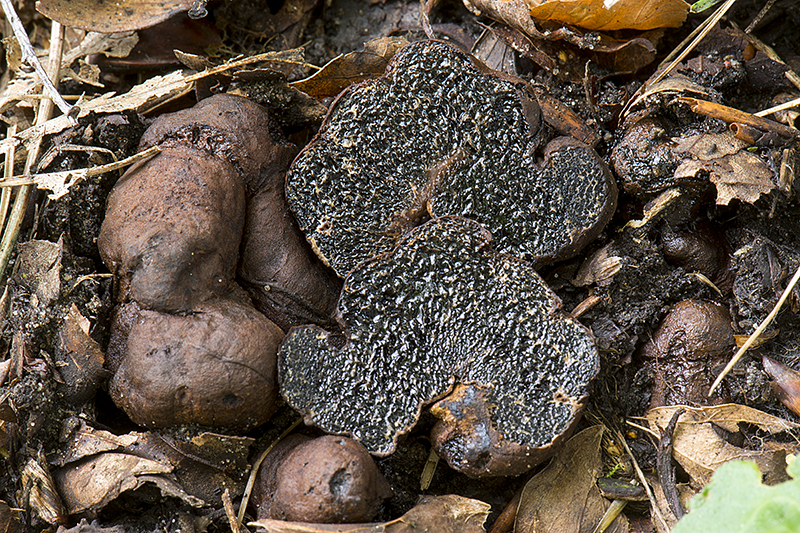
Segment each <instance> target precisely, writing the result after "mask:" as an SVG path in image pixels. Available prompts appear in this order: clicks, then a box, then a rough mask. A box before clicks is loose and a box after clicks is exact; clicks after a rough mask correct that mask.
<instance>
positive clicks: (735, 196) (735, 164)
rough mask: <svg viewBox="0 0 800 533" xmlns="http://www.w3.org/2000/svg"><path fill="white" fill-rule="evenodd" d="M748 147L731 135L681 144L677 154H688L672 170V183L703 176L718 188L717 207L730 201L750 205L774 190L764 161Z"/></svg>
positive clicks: (692, 138)
mask: <svg viewBox="0 0 800 533" xmlns="http://www.w3.org/2000/svg"><path fill="white" fill-rule="evenodd" d="M746 148H747V144H746V143H745V142H744V141H740V140H739V139H736V138H735V137H734V136H733V135H731V134H730V133H727V132H726V133H722V134H715V133H703V134H699V135H692V136H690V137H686V138H684V139H681V140H680V143H679V145H678V146H677V147H676V148H675V152H676V153H688V154H691V156H692V158H691V159H687V160H684V161H683V162H682V163H681V164H680V165H679V166H678V168H677V169H676V170H675V179H676V180H678V181H680V180H686V179H694V178H697V177H698V174H699V173H701V172H703V173H707V174H708V179H709V180H710V181H711V183H713V184H714V186H715V187H716V188H717V205H728V204H729V203H730V202H731V200H741V201H742V202H747V203H750V204H752V203H753V202H755V201H756V200H758V198H759V197H760V196H761V195H762V194H767V193H769V192H770V191H771V190H773V189H775V187H776V186H775V183H774V182H773V172H772V170H771V169H770V168H769V166H767V164H766V163H765V162H764V160H763V159H761V158H760V157H758V156H757V155H755V154H752V153H750V152H748V151H747V150H746Z"/></svg>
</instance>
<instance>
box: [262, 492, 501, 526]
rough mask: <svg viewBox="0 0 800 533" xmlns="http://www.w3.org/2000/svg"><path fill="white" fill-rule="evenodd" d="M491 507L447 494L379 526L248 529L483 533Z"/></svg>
mask: <svg viewBox="0 0 800 533" xmlns="http://www.w3.org/2000/svg"><path fill="white" fill-rule="evenodd" d="M490 509H491V506H490V505H489V504H487V503H484V502H482V501H479V500H471V499H469V498H464V497H463V496H457V495H455V494H448V495H445V496H422V497H421V498H420V500H419V503H417V505H415V506H414V507H413V508H412V509H411V510H410V511H408V512H407V513H406V514H404V515H403V516H401V517H400V518H398V519H396V520H390V521H389V522H384V523H380V524H309V523H305V522H284V521H283V520H259V521H257V522H250V523H249V524H248V526H253V527H260V528H263V529H265V530H266V531H268V532H269V533H323V532H336V533H421V532H423V531H430V532H436V533H482V532H483V531H485V530H484V529H483V523H484V522H485V521H486V517H487V516H489V510H490Z"/></svg>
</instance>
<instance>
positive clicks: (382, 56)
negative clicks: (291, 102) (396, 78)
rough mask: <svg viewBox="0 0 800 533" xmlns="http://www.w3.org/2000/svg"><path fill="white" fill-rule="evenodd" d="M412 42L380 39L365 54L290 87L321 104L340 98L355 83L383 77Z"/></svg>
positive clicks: (334, 61) (353, 54)
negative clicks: (390, 64)
mask: <svg viewBox="0 0 800 533" xmlns="http://www.w3.org/2000/svg"><path fill="white" fill-rule="evenodd" d="M407 44H408V41H407V40H405V39H404V38H402V37H380V38H378V39H373V40H371V41H369V42H367V43H365V44H364V50H363V51H361V52H350V53H349V54H346V55H340V56H338V57H336V58H334V59H332V60H331V61H330V62H328V64H327V65H325V66H324V67H322V70H319V71H317V72H315V73H314V74H313V75H312V76H311V77H308V78H306V79H304V80H300V81H297V82H294V83H291V84H290V85H291V86H292V87H295V88H297V89H300V90H301V91H303V92H304V93H306V94H308V95H310V96H313V97H314V98H316V99H317V100H321V99H323V98H325V97H332V96H336V95H337V94H339V93H340V92H342V91H343V90H344V89H345V88H347V87H348V86H349V85H351V84H353V83H357V82H360V81H364V80H366V79H368V78H375V77H378V76H381V75H383V72H384V70H386V65H388V64H389V60H390V59H391V58H392V57H393V56H394V54H395V53H396V52H397V51H398V50H400V48H402V47H403V46H405V45H407Z"/></svg>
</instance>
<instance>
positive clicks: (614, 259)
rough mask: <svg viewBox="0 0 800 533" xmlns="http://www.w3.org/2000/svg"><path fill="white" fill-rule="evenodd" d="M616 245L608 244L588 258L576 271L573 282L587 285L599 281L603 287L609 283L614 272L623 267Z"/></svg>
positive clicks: (580, 285) (576, 284) (577, 284)
mask: <svg viewBox="0 0 800 533" xmlns="http://www.w3.org/2000/svg"><path fill="white" fill-rule="evenodd" d="M616 254H617V250H616V247H615V245H614V244H613V243H612V244H607V245H605V246H603V247H602V248H600V249H599V250H597V251H596V252H595V253H593V254H592V255H591V257H589V258H588V259H586V260H585V261H584V262H583V264H581V266H580V267H579V268H578V271H577V272H576V273H575V278H574V279H573V280H572V284H573V285H575V286H576V287H585V286H587V285H592V284H594V283H597V284H598V285H600V286H601V287H602V286H604V285H608V284H609V283H610V282H611V280H612V279H613V277H614V274H616V273H617V272H619V271H620V270H621V269H622V257H620V256H618V255H616Z"/></svg>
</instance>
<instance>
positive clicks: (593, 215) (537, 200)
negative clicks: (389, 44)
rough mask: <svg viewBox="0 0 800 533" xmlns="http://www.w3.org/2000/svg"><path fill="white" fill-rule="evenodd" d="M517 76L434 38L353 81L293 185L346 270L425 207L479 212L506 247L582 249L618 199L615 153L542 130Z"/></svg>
mask: <svg viewBox="0 0 800 533" xmlns="http://www.w3.org/2000/svg"><path fill="white" fill-rule="evenodd" d="M540 125H541V113H540V111H539V107H538V104H537V103H536V100H535V98H534V96H533V94H532V93H530V91H529V90H528V88H527V86H526V84H525V83H524V82H523V81H522V80H518V79H515V78H510V77H507V76H501V75H500V74H498V73H497V72H494V71H492V70H490V69H488V68H487V67H486V66H484V65H482V64H480V63H479V62H478V61H477V60H476V59H474V58H473V57H472V56H470V55H469V54H466V53H465V52H462V51H460V50H458V49H457V48H454V47H452V46H450V45H448V44H445V43H441V42H437V41H420V42H417V43H413V44H411V45H409V46H407V47H405V48H403V49H402V50H401V51H400V52H398V53H397V55H395V57H394V58H393V60H392V61H391V63H390V64H389V66H388V68H387V71H386V74H385V75H384V76H383V77H381V78H378V79H376V80H371V81H368V82H365V83H361V84H358V85H354V86H351V87H350V88H349V89H348V90H346V91H345V92H343V93H342V94H341V95H340V96H339V97H338V98H337V100H336V101H335V102H334V104H333V105H332V106H331V109H330V111H329V113H328V116H327V117H326V119H325V122H324V124H323V126H322V128H321V130H320V132H319V134H318V135H317V136H316V137H315V138H314V139H313V140H312V142H311V143H310V144H309V145H308V146H307V147H306V148H305V149H304V150H303V152H301V153H300V154H299V155H298V157H297V158H296V159H295V161H294V162H293V164H292V167H291V169H290V172H289V175H288V177H287V186H286V189H287V199H288V201H289V204H290V207H291V209H292V211H293V212H294V213H295V216H296V218H297V220H298V224H299V225H300V228H301V229H302V230H303V232H304V233H305V234H306V238H307V239H308V240H309V242H310V243H311V244H312V246H313V247H314V249H315V251H316V252H317V254H318V255H319V257H320V258H321V259H322V260H323V261H325V262H326V263H328V264H329V265H330V266H331V267H332V268H333V269H334V270H335V271H336V272H337V274H339V275H340V276H342V277H344V276H345V275H346V274H347V272H348V271H349V270H350V269H352V268H353V267H354V266H355V265H356V264H358V263H359V262H360V261H362V260H364V259H368V258H370V257H374V256H376V255H378V254H379V253H383V252H387V251H389V250H391V249H392V248H393V247H394V245H395V244H396V241H397V238H398V237H399V236H401V235H402V234H403V233H404V232H406V231H408V230H409V229H411V228H413V227H415V226H417V225H419V224H421V223H423V222H424V221H425V220H427V219H428V218H435V217H440V216H446V215H458V216H463V217H466V218H469V219H472V220H476V221H478V222H480V223H481V224H483V225H484V226H485V227H486V228H487V229H488V230H489V231H490V232H491V233H492V235H494V238H495V246H496V247H497V249H498V250H499V251H501V252H505V253H510V254H512V255H516V256H518V257H522V258H524V259H527V260H530V261H533V262H535V263H540V262H541V263H544V262H547V261H552V260H556V259H563V258H566V257H569V256H571V255H573V254H574V253H576V252H577V251H578V250H579V249H580V248H582V247H583V246H584V245H585V244H586V243H587V242H589V241H590V240H591V239H593V238H594V237H596V236H597V234H598V233H599V232H600V231H601V230H602V228H603V227H604V226H605V224H606V222H607V221H608V219H609V218H610V217H611V215H612V213H613V211H614V208H615V206H616V197H617V190H616V185H615V183H614V180H613V178H612V176H611V173H610V171H609V170H608V167H607V166H606V165H605V163H604V162H603V161H602V160H601V159H600V157H599V156H598V155H597V153H596V152H595V151H594V150H593V149H592V148H591V147H589V146H588V145H585V144H583V143H580V142H578V141H576V140H574V139H571V138H565V137H559V138H557V139H555V140H554V141H551V142H550V143H549V144H548V145H547V146H546V147H545V148H544V152H543V161H542V162H541V163H539V162H538V161H537V157H538V154H537V151H538V149H539V148H540V147H541V145H542V144H543V139H542V137H543V135H541V132H540Z"/></svg>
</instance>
